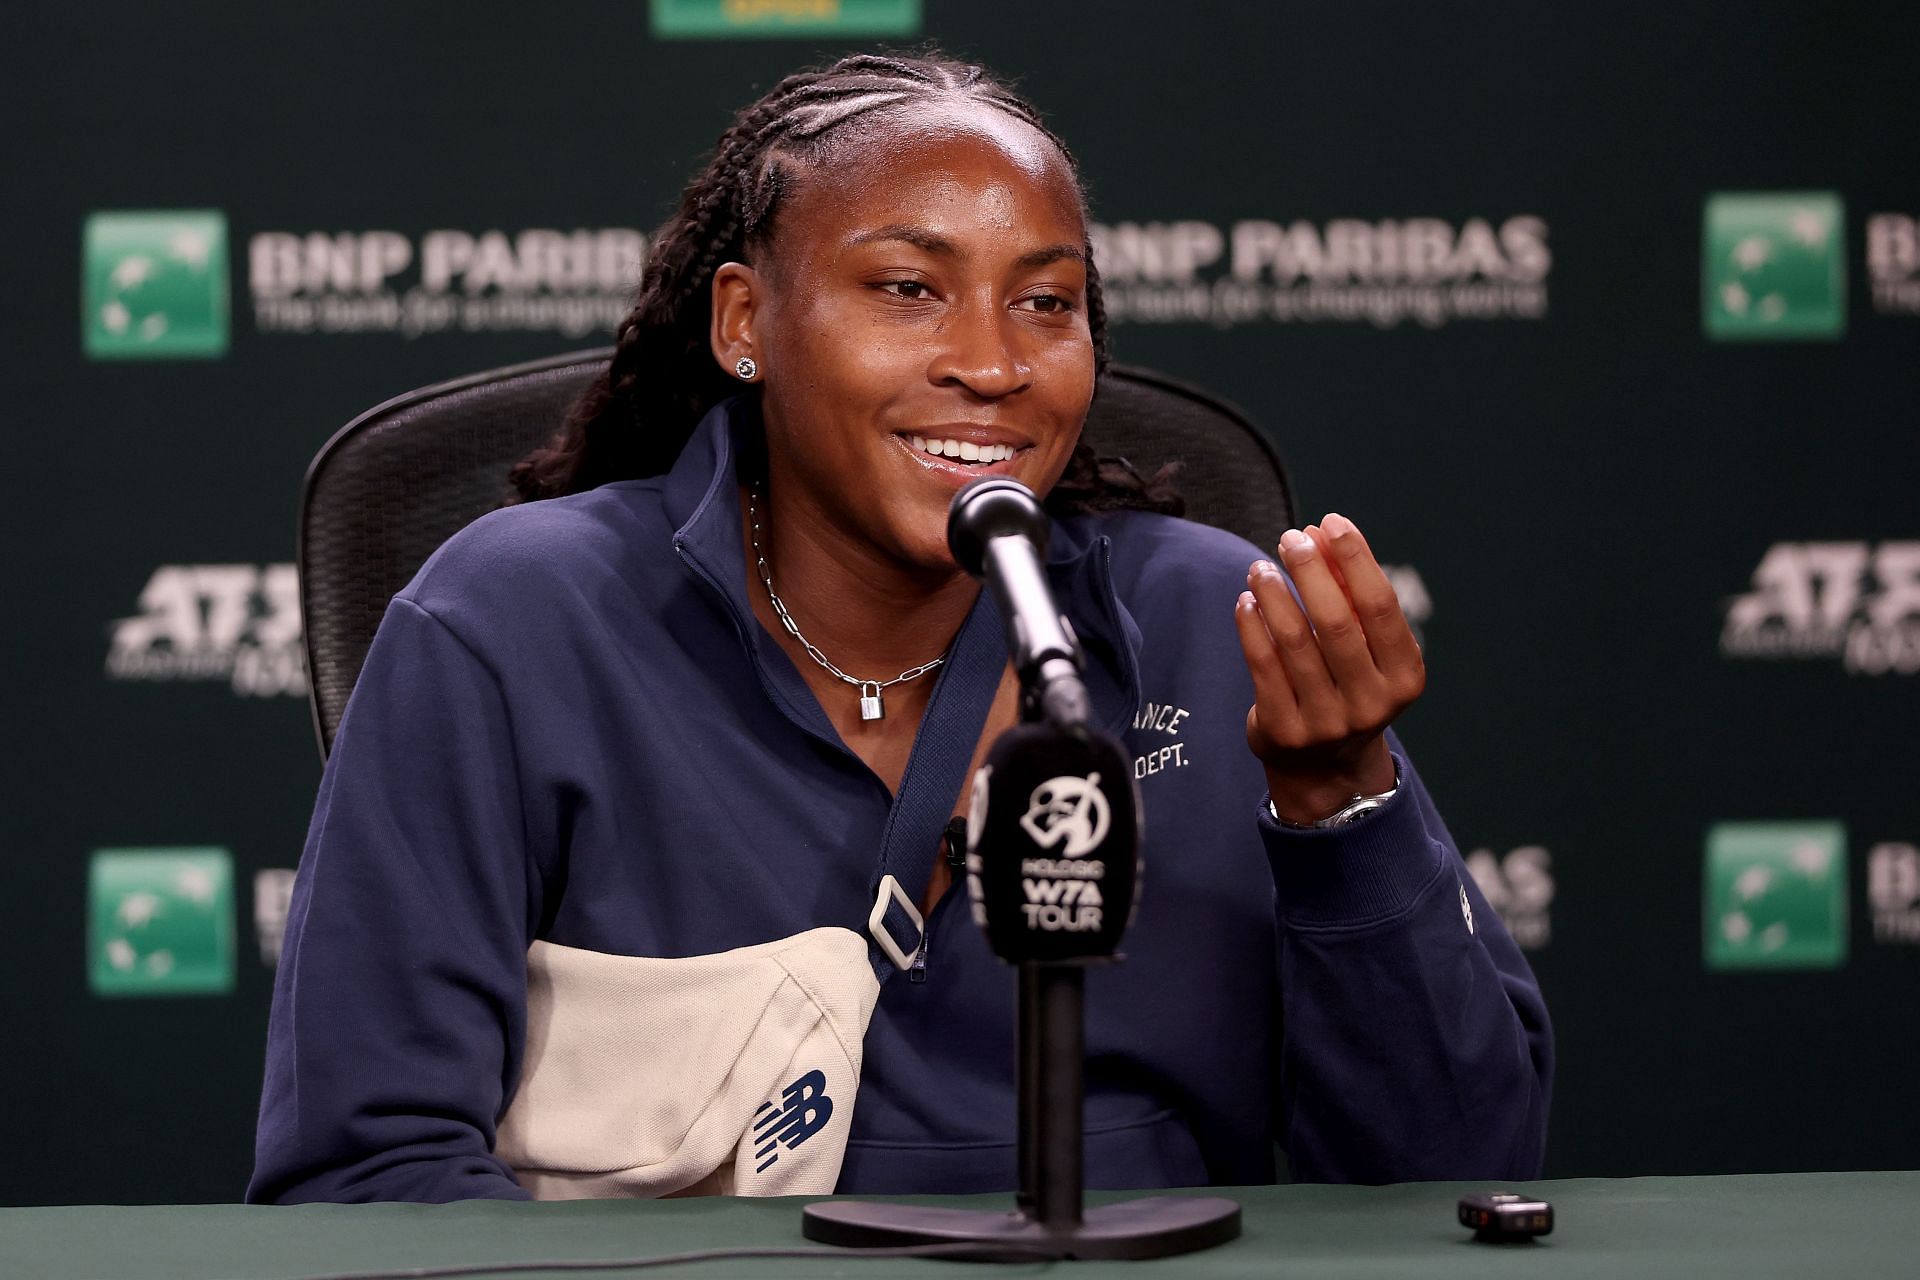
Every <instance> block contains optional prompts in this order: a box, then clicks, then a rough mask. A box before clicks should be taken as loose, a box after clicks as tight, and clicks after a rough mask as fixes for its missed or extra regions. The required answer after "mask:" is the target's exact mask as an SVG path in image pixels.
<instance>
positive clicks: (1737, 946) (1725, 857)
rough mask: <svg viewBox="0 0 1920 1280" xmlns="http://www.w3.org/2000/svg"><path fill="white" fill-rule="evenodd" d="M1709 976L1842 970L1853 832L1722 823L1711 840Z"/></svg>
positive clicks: (1826, 826) (1821, 826)
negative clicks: (1714, 971)
mask: <svg viewBox="0 0 1920 1280" xmlns="http://www.w3.org/2000/svg"><path fill="white" fill-rule="evenodd" d="M1705 925H1706V939H1705V943H1706V961H1707V968H1709V969H1837V968H1839V967H1840V965H1841V964H1843V963H1844V962H1845V961H1846V956H1847V830H1846V827H1845V826H1843V825H1842V824H1840V823H1838V822H1722V823H1719V824H1718V825H1716V826H1714V827H1713V828H1712V829H1711V830H1709V831H1708V833H1707V865H1706V920H1705Z"/></svg>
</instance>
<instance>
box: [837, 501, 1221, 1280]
mask: <svg viewBox="0 0 1920 1280" xmlns="http://www.w3.org/2000/svg"><path fill="white" fill-rule="evenodd" d="M1048 527H1049V526H1048V522H1047V517H1046V513H1045V512H1044V511H1043V510H1042V509H1041V507H1040V503H1039V501H1038V500H1037V499H1035V498H1034V496H1033V494H1032V492H1031V491H1030V490H1028V489H1027V488H1026V486H1024V485H1022V484H1019V483H1018V482H1016V481H1012V480H1005V479H997V478H996V479H984V480H976V481H974V482H973V483H972V484H969V485H968V486H967V487H966V488H964V489H962V490H961V491H960V492H959V493H958V494H956V495H955V496H954V499H953V505H952V507H951V508H949V510H948V515H947V543H948V546H949V547H950V548H951V549H952V551H953V555H954V559H955V560H957V561H958V562H959V564H960V566H961V567H962V568H964V569H966V570H967V572H969V573H971V574H973V575H974V576H975V577H978V578H984V579H985V580H986V583H987V586H988V589H989V590H991V591H992V592H993V596H994V600H995V602H996V603H997V604H998V605H999V606H1000V612H1001V615H1002V617H1004V618H1005V619H1006V625H1007V638H1008V645H1009V648H1010V650H1011V652H1012V655H1013V663H1014V667H1015V669H1016V670H1017V671H1018V672H1019V675H1020V684H1021V690H1022V693H1023V695H1024V696H1023V697H1022V699H1021V723H1020V724H1018V725H1016V726H1015V727H1013V728H1011V729H1009V730H1007V731H1006V732H1005V733H1003V734H1001V735H1000V737H999V738H998V740H996V741H995V742H994V744H993V750H992V751H991V752H990V753H989V754H988V756H987V762H986V764H985V765H983V766H982V767H981V769H980V771H979V773H977V774H975V775H974V779H973V797H972V804H971V808H970V810H969V812H968V816H967V858H966V867H967V895H968V897H969V898H970V899H971V900H972V905H973V918H974V922H975V923H976V924H978V925H979V926H980V927H981V928H982V929H983V930H985V931H986V935H987V942H988V944H989V945H990V946H991V947H992V948H993V950H994V954H996V955H998V956H999V957H1000V958H1001V959H1002V960H1005V961H1007V962H1008V963H1009V964H1013V965H1016V966H1018V968H1019V971H1020V1013H1019V1064H1018V1070H1019V1095H1020V1096H1019V1103H1020V1112H1019V1177H1020V1191H1019V1195H1018V1198H1017V1200H1016V1202H1015V1208H1014V1211H1013V1212H1011V1213H998V1212H993V1211H990V1210H980V1209H939V1208H922V1207H917V1206H913V1205H900V1204H874V1203H868V1202H862V1201H845V1200H842V1201H831V1200H829V1201H821V1202H819V1203H817V1204H812V1205H809V1206H807V1209H806V1215H805V1220H804V1222H803V1225H802V1229H803V1230H804V1232H805V1233H806V1236H807V1238H808V1239H810V1240H819V1241H822V1242H823V1243H826V1244H837V1245H848V1246H853V1247H855V1248H874V1247H879V1246H888V1245H914V1244H978V1245H980V1246H981V1248H980V1251H979V1254H978V1256H979V1257H982V1258H988V1257H991V1258H999V1259H1005V1258H1008V1257H1012V1256H1022V1257H1036V1256H1038V1257H1056V1258H1160V1257H1167V1256H1169V1255H1172V1254H1179V1253H1191V1252H1193V1251H1195V1250H1198V1249H1208V1248H1212V1247H1213V1246H1214V1245H1217V1244H1224V1243H1226V1242H1227V1241H1229V1240H1232V1239H1234V1238H1236V1237H1237V1236H1239V1234H1240V1206H1239V1205H1238V1204H1236V1203H1235V1202H1234V1201H1232V1200H1226V1199H1221V1198H1219V1197H1185V1196H1155V1197H1152V1198H1148V1199H1142V1200H1127V1201H1123V1202H1121V1203H1118V1204H1109V1205H1102V1206H1100V1207H1099V1208H1096V1209H1091V1210H1088V1209H1084V1208H1083V1205H1082V1193H1083V1190H1084V1187H1085V1176H1084V1175H1085V1165H1084V1162H1085V1141H1084V1132H1083V1130H1084V1115H1083V1111H1084V1105H1085V1100H1086V1081H1085V1067H1086V1035H1085V1033H1086V989H1085V979H1086V970H1087V966H1089V965H1092V964H1103V963H1112V962H1114V961H1116V960H1117V959H1118V956H1117V954H1116V951H1117V948H1118V947H1119V945H1120V935H1121V934H1122V933H1124V932H1125V930H1126V927H1127V925H1128V924H1129V923H1130V922H1131V920H1132V917H1133V910H1134V906H1135V904H1136V901H1137V898H1136V886H1137V884H1138V881H1139V877H1140V810H1139V800H1138V796H1137V794H1136V792H1135V790H1134V786H1133V777H1132V773H1131V771H1130V769H1129V768H1128V762H1127V757H1126V753H1125V752H1124V751H1123V750H1122V749H1121V746H1120V744H1119V742H1117V741H1116V740H1115V739H1114V738H1113V737H1112V736H1111V735H1110V734H1107V733H1105V732H1103V731H1102V730H1100V729H1099V728H1098V727H1097V726H1095V725H1093V724H1092V723H1090V721H1089V716H1090V712H1091V707H1090V704H1089V702H1088V699H1087V690H1086V686H1085V684H1084V683H1082V681H1081V679H1080V670H1081V654H1080V645H1079V642H1078V641H1077V640H1076V639H1075V638H1074V636H1073V630H1072V628H1071V627H1070V626H1069V625H1068V624H1067V622H1066V619H1065V618H1063V617H1062V616H1061V615H1060V611H1059V609H1058V608H1057V607H1055V605H1054V602H1053V596H1052V592H1051V591H1050V590H1049V589H1048V587H1047V581H1046V576H1045V570H1044V567H1043V557H1044V555H1045V553H1046V546H1047V533H1048Z"/></svg>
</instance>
